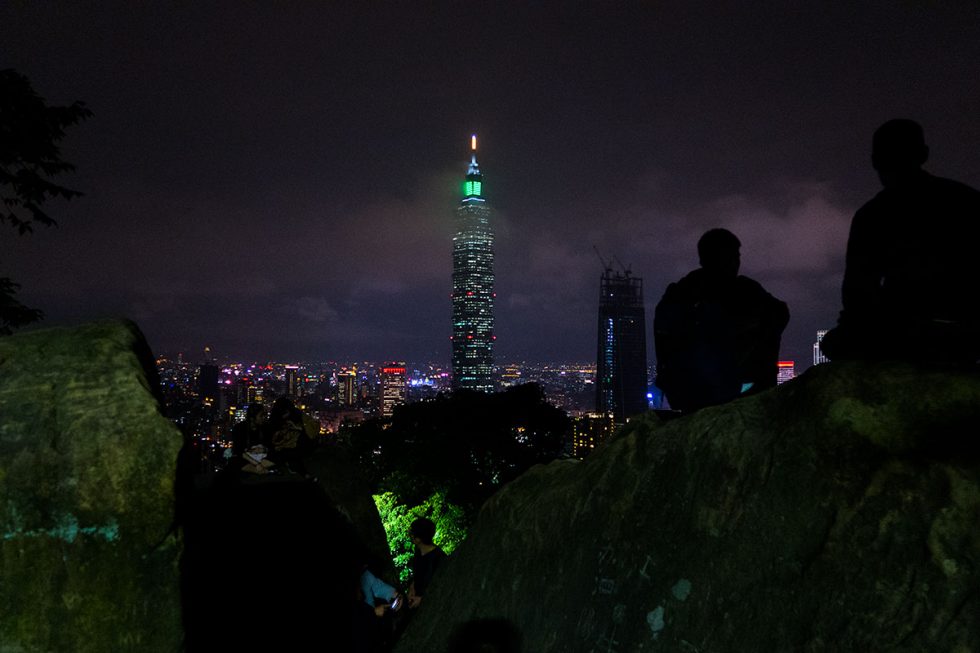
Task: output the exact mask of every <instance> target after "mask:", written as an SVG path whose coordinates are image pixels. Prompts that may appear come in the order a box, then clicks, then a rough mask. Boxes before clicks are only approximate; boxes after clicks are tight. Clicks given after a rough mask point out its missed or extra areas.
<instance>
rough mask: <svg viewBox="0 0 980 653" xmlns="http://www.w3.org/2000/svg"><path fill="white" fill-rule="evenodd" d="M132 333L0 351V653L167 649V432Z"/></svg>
mask: <svg viewBox="0 0 980 653" xmlns="http://www.w3.org/2000/svg"><path fill="white" fill-rule="evenodd" d="M155 392H156V370H155V368H154V365H153V360H152V357H151V354H150V351H149V348H148V347H147V345H146V342H145V340H144V339H143V336H142V334H141V333H140V332H139V329H138V328H137V327H136V326H135V325H134V324H132V323H129V322H103V323H98V324H91V325H87V326H83V327H78V328H71V329H67V328H59V329H46V330H41V331H34V332H29V333H25V334H20V335H15V336H12V337H7V338H2V339H0V651H3V652H4V653H7V652H13V651H18V652H20V651H25V652H26V651H93V652H94V651H99V652H102V651H128V650H139V651H174V650H178V649H179V648H180V647H181V642H182V638H183V633H182V629H181V621H180V597H179V592H178V577H177V569H176V566H177V560H178V554H179V551H178V547H177V546H176V541H175V539H174V538H173V537H172V536H170V535H169V532H170V527H171V524H172V520H173V501H174V497H173V483H174V468H175V467H174V466H175V461H176V458H177V452H178V450H179V449H180V446H181V436H180V433H179V432H178V430H177V429H176V427H174V425H173V424H172V423H171V422H170V421H168V420H167V419H165V418H164V417H163V416H162V415H161V414H160V412H159V410H158V402H157V399H156V397H155V395H154V393H155Z"/></svg>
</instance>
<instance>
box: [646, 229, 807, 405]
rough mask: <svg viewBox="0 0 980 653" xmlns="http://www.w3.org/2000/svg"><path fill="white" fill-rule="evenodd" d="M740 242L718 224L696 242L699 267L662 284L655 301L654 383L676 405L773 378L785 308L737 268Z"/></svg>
mask: <svg viewBox="0 0 980 653" xmlns="http://www.w3.org/2000/svg"><path fill="white" fill-rule="evenodd" d="M740 247H741V243H740V242H739V240H738V238H736V236H735V234H733V233H732V232H730V231H728V230H726V229H712V230H710V231H708V232H706V233H705V234H704V235H703V236H701V239H700V240H699V241H698V257H699V258H700V262H701V267H700V269H697V270H694V271H693V272H691V273H690V274H688V275H687V276H685V277H684V278H683V279H681V280H680V281H677V282H676V283H672V284H670V285H669V286H668V287H667V290H666V292H665V293H664V296H663V298H662V299H661V300H660V303H659V304H657V309H656V314H655V317H654V327H653V329H654V340H655V343H656V347H657V386H658V387H660V389H661V390H663V391H664V394H665V395H667V400H668V401H669V402H670V406H671V408H674V409H678V410H681V411H684V412H689V411H693V410H697V409H698V408H703V407H704V406H711V405H715V404H721V403H724V402H726V401H730V400H732V399H735V398H736V397H738V396H739V395H740V394H742V393H743V392H758V391H759V390H763V389H765V388H769V387H772V386H774V385H776V373H777V366H776V363H777V360H778V358H779V339H780V336H781V335H782V332H783V329H785V328H786V324H787V322H789V309H788V308H787V307H786V304H785V303H783V302H781V301H780V300H778V299H776V298H775V297H773V296H772V295H770V294H769V293H768V292H766V291H765V289H764V288H763V287H762V286H761V285H760V284H759V283H758V282H757V281H753V280H752V279H749V278H748V277H745V276H741V275H739V273H738V270H739V266H740V264H741V257H740V254H739V248H740Z"/></svg>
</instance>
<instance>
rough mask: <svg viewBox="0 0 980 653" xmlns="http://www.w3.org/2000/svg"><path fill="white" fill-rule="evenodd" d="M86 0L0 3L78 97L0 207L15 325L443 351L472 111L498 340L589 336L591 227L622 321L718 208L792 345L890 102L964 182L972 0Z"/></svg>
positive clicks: (977, 57)
mask: <svg viewBox="0 0 980 653" xmlns="http://www.w3.org/2000/svg"><path fill="white" fill-rule="evenodd" d="M112 4H113V3H83V2H62V3H52V2H27V1H24V2H7V3H3V4H2V5H0V68H8V67H10V68H14V69H16V70H17V71H18V72H21V73H23V74H25V75H27V76H28V77H29V78H30V79H31V81H32V83H33V85H34V88H35V90H36V91H37V92H38V93H39V94H40V95H42V96H43V97H45V98H47V99H48V101H49V102H51V103H55V104H59V103H61V104H64V103H69V102H71V101H74V100H83V101H85V102H86V103H87V105H88V107H89V108H90V109H91V110H92V111H93V112H94V117H92V118H91V119H89V120H88V121H86V122H84V123H82V124H81V125H79V126H76V127H74V128H72V129H71V131H70V133H69V137H68V138H67V139H66V140H65V141H64V144H63V155H64V157H65V158H66V159H67V160H69V161H71V162H73V163H75V164H76V166H77V172H76V173H75V174H72V175H66V176H63V177H61V178H59V181H60V182H61V183H62V184H64V185H67V186H69V187H71V188H76V189H78V190H81V191H83V192H85V193H86V195H85V197H83V198H81V199H78V200H73V201H71V202H67V203H65V202H55V203H52V204H51V205H50V206H49V208H50V211H49V213H51V214H52V215H53V216H55V217H56V218H57V219H58V221H59V223H60V224H59V226H58V227H57V228H56V229H44V228H38V229H37V230H36V232H35V234H34V235H33V236H30V237H23V238H18V237H17V236H16V235H15V232H14V231H13V230H12V229H10V228H9V227H7V228H6V230H5V232H4V233H2V235H0V276H10V277H12V278H14V279H15V280H17V281H19V282H20V283H21V284H22V285H23V290H22V293H21V298H22V300H23V301H24V302H25V303H28V304H29V305H31V306H36V307H38V308H41V309H43V310H44V311H45V312H46V313H47V319H46V320H45V322H44V325H48V326H50V325H58V324H71V323H77V322H81V321H85V320H90V319H93V318H99V317H107V316H128V317H131V318H133V319H134V320H136V321H137V323H138V324H139V325H140V326H141V328H142V329H143V331H144V332H145V333H146V335H147V337H148V339H149V341H150V345H151V347H152V348H153V349H154V350H155V351H157V352H177V351H183V352H185V354H187V355H188V356H189V357H191V358H195V357H197V356H199V352H200V351H201V349H202V348H203V346H204V345H205V344H208V345H210V346H211V348H212V351H213V352H214V353H216V354H217V355H218V356H219V357H221V358H227V357H235V358H248V359H259V360H269V359H278V360H333V359H343V360H348V359H372V360H381V359H402V360H409V361H423V360H432V361H439V362H447V363H448V360H449V344H450V343H449V335H450V299H449V292H450V275H451V249H452V244H451V238H452V234H453V211H454V208H455V206H456V205H457V204H458V202H459V199H460V193H461V182H462V179H463V175H464V174H465V169H466V163H467V160H468V152H467V149H468V145H469V135H470V134H471V133H474V132H475V133H477V134H479V136H480V154H479V159H480V164H481V168H482V169H483V171H484V174H485V185H484V192H485V195H486V197H487V198H488V201H489V203H490V204H491V206H492V208H493V210H494V217H493V219H494V221H495V228H496V232H497V240H496V257H497V258H496V270H497V302H498V304H497V311H496V324H497V326H496V333H497V352H498V355H497V358H498V361H504V360H521V359H524V360H527V361H559V360H575V361H591V360H594V358H595V338H596V313H597V305H598V290H599V288H598V286H599V276H600V274H601V266H600V263H599V260H598V258H597V257H596V254H595V252H594V251H593V245H594V246H596V247H598V249H599V250H600V252H602V254H603V256H605V257H607V258H612V257H614V256H615V257H616V258H617V259H618V260H619V261H621V262H622V263H624V264H626V265H629V266H631V268H632V270H633V272H634V274H636V275H638V276H641V277H643V279H644V288H645V298H646V305H647V314H648V324H647V327H648V333H649V330H650V329H652V317H653V308H654V306H655V305H656V303H657V301H658V300H659V299H660V296H661V295H662V293H663V290H664V288H665V287H666V285H667V283H669V282H671V281H674V280H676V279H677V278H679V277H680V276H682V275H683V274H685V273H686V272H688V271H690V270H691V269H693V268H695V267H696V266H697V256H696V252H695V244H696V241H697V238H698V237H699V236H700V234H701V233H702V232H703V231H705V230H706V229H708V228H711V227H716V226H724V227H727V228H729V229H731V230H732V231H734V232H735V233H736V234H737V235H738V236H739V238H740V239H741V240H742V262H743V265H742V272H743V274H747V275H749V276H751V277H753V278H755V279H757V280H759V281H760V282H761V283H762V284H763V285H764V286H765V287H766V288H767V289H768V290H769V291H770V292H772V293H773V294H775V295H776V296H777V297H780V298H781V299H783V300H785V301H787V302H788V303H789V306H790V311H791V313H792V318H791V321H790V325H789V327H788V328H787V331H786V333H785V334H784V337H783V352H782V354H783V357H785V358H792V359H796V360H797V364H798V366H799V367H805V366H806V365H808V364H809V361H810V359H811V357H812V353H811V347H812V343H813V340H814V332H815V331H816V330H817V329H818V328H827V327H830V326H833V324H834V322H835V320H836V316H837V312H838V310H839V289H840V281H841V276H842V272H843V253H844V247H845V243H846V239H847V229H848V225H849V223H850V219H851V215H852V214H853V212H854V211H855V210H856V209H857V208H858V207H859V206H860V205H861V204H862V203H863V202H864V201H866V200H867V199H870V198H871V197H872V196H873V194H874V193H876V192H877V191H878V190H879V189H880V186H879V183H878V180H877V177H876V175H875V173H874V171H873V170H872V169H871V167H870V140H871V134H872V132H873V130H874V129H875V127H877V126H878V125H879V124H880V123H882V122H884V121H885V120H887V119H889V118H894V117H909V118H913V119H916V120H918V121H920V122H921V123H922V124H923V126H924V127H925V131H926V139H927V141H928V143H929V145H930V146H931V149H932V158H931V161H930V163H929V164H927V168H928V169H929V170H930V171H932V172H933V173H935V174H939V175H942V176H949V177H953V178H956V179H959V180H961V181H964V182H966V183H968V184H970V185H972V186H975V187H977V186H980V155H978V154H977V152H978V148H980V8H978V5H977V4H976V3H975V2H972V1H971V2H962V3H957V2H860V3H853V2H840V3H832V4H827V5H825V4H823V3H819V2H808V3H797V2H776V3H771V4H770V3H766V2H751V3H725V4H727V5H729V6H727V7H719V5H721V4H722V3H717V2H697V1H694V2H692V1H689V0H686V1H683V2H649V3H643V4H639V3H629V2H627V3H611V2H602V3H598V2H597V3H578V2H575V3H573V2H568V3H566V4H565V5H558V4H551V3H541V4H538V3H533V4H535V5H536V6H537V8H531V7H528V6H524V3H520V4H519V3H514V4H509V3H495V2H482V3H452V5H449V3H447V4H446V5H444V9H443V10H439V11H433V10H432V8H431V6H434V4H432V3H408V2H406V3H397V4H396V3H381V2H355V3H334V2H319V3H313V2H293V3H276V5H277V6H276V7H275V8H273V7H272V6H271V5H272V3H257V2H255V3H252V2H250V3H246V2H232V3H213V2H207V3H201V4H202V5H203V6H198V3H191V2H168V3H162V2H161V3H149V2H146V3H144V2H137V3H129V2H120V3H114V4H115V6H114V7H113V8H110V7H111V6H112ZM527 4H532V3H527ZM341 5H343V7H342V8H338V7H341ZM347 5H350V6H347ZM649 340H650V350H651V359H652V355H653V343H652V337H650V338H649Z"/></svg>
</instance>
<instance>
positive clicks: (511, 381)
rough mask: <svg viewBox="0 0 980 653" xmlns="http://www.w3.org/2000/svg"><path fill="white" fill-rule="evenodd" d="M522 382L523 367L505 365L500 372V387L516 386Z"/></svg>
mask: <svg viewBox="0 0 980 653" xmlns="http://www.w3.org/2000/svg"><path fill="white" fill-rule="evenodd" d="M520 382H521V367H520V365H517V364H511V365H505V366H504V368H503V369H502V370H501V372H500V385H502V386H504V387H505V388H509V387H511V386H515V385H518V384H520Z"/></svg>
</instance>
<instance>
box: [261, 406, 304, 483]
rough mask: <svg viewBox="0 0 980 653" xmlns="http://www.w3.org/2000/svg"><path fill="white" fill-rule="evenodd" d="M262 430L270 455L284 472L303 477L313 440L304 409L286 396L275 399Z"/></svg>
mask: <svg viewBox="0 0 980 653" xmlns="http://www.w3.org/2000/svg"><path fill="white" fill-rule="evenodd" d="M265 432H266V434H265V437H266V443H267V446H268V447H269V458H271V459H272V461H273V462H274V463H276V464H277V465H280V466H283V467H285V468H286V470H287V471H290V472H294V473H297V474H300V475H303V476H305V475H306V462H305V459H306V456H308V455H309V453H310V452H311V451H312V449H313V440H312V436H311V433H310V432H309V429H308V428H307V421H306V420H305V419H304V415H303V411H301V410H300V409H299V408H297V407H296V405H295V404H293V402H292V401H291V400H290V399H288V398H287V397H280V398H279V399H276V401H275V403H274V404H272V410H271V411H270V412H269V420H268V421H267V422H266V424H265Z"/></svg>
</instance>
